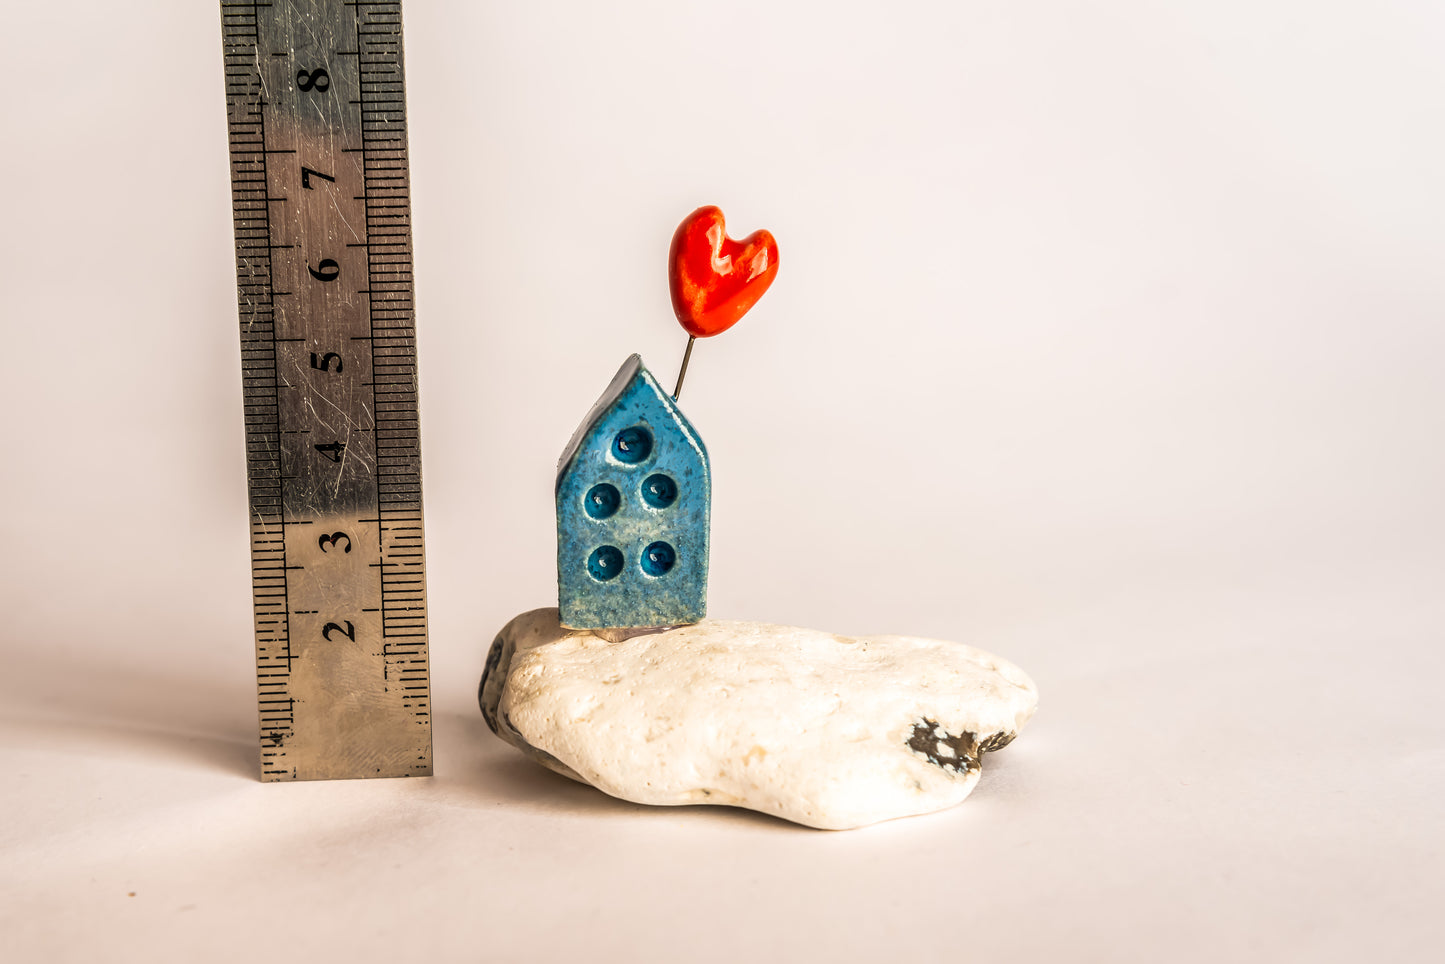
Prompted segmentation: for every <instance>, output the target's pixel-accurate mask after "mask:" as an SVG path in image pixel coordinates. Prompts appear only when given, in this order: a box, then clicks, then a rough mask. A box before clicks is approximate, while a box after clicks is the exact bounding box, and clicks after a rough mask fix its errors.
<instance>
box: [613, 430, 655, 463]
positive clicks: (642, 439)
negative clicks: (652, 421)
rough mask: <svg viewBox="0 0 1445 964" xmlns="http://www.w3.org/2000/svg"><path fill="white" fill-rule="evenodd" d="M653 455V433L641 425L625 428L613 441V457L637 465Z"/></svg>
mask: <svg viewBox="0 0 1445 964" xmlns="http://www.w3.org/2000/svg"><path fill="white" fill-rule="evenodd" d="M651 454H652V433H651V432H649V431H648V430H647V429H645V428H643V427H642V426H641V425H634V426H632V427H631V428H625V429H623V430H622V431H620V432H618V433H617V437H616V438H615V439H613V440H612V457H613V458H615V459H616V460H617V461H619V462H625V463H627V464H628V465H636V464H637V463H638V462H641V461H642V460H643V459H645V458H647V457H648V456H649V455H651Z"/></svg>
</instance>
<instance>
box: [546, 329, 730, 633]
mask: <svg viewBox="0 0 1445 964" xmlns="http://www.w3.org/2000/svg"><path fill="white" fill-rule="evenodd" d="M556 494H557V603H558V608H559V609H560V610H561V620H562V623H563V624H564V625H567V626H570V627H572V628H574V629H615V628H633V627H641V626H676V625H681V624H684V623H694V622H697V621H698V620H699V619H702V618H703V616H704V615H706V613H707V572H708V525H709V514H710V511H711V506H712V476H711V472H710V469H709V467H708V460H707V449H706V448H704V447H703V443H702V439H701V438H700V437H699V436H698V434H697V432H696V430H694V429H693V427H692V425H691V423H689V422H688V420H687V418H686V417H684V416H683V414H682V411H681V409H679V408H678V407H677V403H676V402H675V401H673V399H672V396H670V395H668V394H667V393H666V392H665V391H663V390H662V387H661V386H660V385H658V383H657V380H656V379H655V378H653V377H652V373H651V372H649V371H648V370H647V369H646V368H645V367H644V366H643V364H642V359H641V358H639V357H638V356H637V355H633V356H632V357H630V358H628V359H627V361H626V362H624V363H623V365H622V368H621V369H620V370H619V371H618V372H617V375H616V377H614V378H613V380H612V384H611V385H609V386H608V388H607V391H605V392H603V394H602V397H601V398H600V399H598V401H597V404H596V405H594V406H593V407H592V410H591V411H590V412H589V413H588V414H587V417H586V418H585V419H583V421H582V425H581V426H580V427H579V428H578V429H577V433H576V434H575V435H574V436H573V437H572V441H571V442H570V443H569V444H568V446H567V450H566V452H564V453H563V455H562V460H561V463H560V464H559V465H558V473H557V493H556Z"/></svg>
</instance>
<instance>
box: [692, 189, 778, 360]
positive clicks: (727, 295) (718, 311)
mask: <svg viewBox="0 0 1445 964" xmlns="http://www.w3.org/2000/svg"><path fill="white" fill-rule="evenodd" d="M667 267H668V281H669V283H670V286H671V288H672V310H673V311H675V312H677V320H678V321H679V322H681V323H682V327H683V328H685V329H687V333H688V334H689V335H692V336H693V337H694V338H708V337H710V336H712V335H717V334H721V333H722V332H724V331H727V330H728V329H729V328H731V327H732V326H733V325H735V324H737V321H738V319H739V318H741V317H742V316H743V315H745V314H747V313H748V309H749V308H751V307H752V306H753V305H755V304H757V301H758V299H759V298H761V297H762V296H763V292H765V291H767V290H768V285H770V284H772V283H773V278H774V277H775V276H776V275H777V273H778V242H777V241H775V240H774V239H773V236H772V235H771V234H769V233H768V232H767V231H754V232H753V233H752V234H750V235H748V236H747V237H746V238H743V239H742V240H741V241H734V240H733V239H732V238H730V237H728V236H727V230H726V227H725V225H724V224H723V213H722V211H720V210H719V209H717V208H716V207H713V206H712V205H708V206H707V207H701V208H698V209H697V210H696V211H694V212H692V214H690V215H688V216H687V219H686V220H685V221H683V222H682V224H680V225H678V227H677V233H676V234H674V235H673V236H672V251H671V252H670V253H669V254H668V256H667Z"/></svg>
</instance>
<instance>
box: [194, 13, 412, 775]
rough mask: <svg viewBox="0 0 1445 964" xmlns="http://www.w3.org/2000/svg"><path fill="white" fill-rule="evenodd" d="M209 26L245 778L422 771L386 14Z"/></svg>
mask: <svg viewBox="0 0 1445 964" xmlns="http://www.w3.org/2000/svg"><path fill="white" fill-rule="evenodd" d="M221 23H222V34H223V40H224V53H225V70H226V107H227V111H228V115H229V126H230V147H231V198H232V210H233V214H234V219H235V229H236V281H237V289H238V301H239V303H240V316H241V381H242V386H243V392H244V396H245V420H246V458H247V478H248V482H249V491H250V506H251V568H252V586H253V596H254V604H255V617H256V678H257V684H258V690H259V694H260V696H259V700H260V716H261V776H262V779H263V780H308V779H337V778H345V777H395V776H424V775H429V774H430V773H431V772H432V762H431V696H430V692H429V687H428V680H427V628H426V626H427V622H426V585H425V562H424V556H423V538H422V501H421V451H420V442H419V436H418V423H417V380H416V338H415V323H414V316H413V313H412V272H411V263H412V261H411V207H410V190H409V179H408V173H407V151H406V103H405V96H404V89H403V85H402V46H401V4H400V2H396V0H393V2H367V0H349V2H343V0H272V2H266V3H242V2H232V0H221Z"/></svg>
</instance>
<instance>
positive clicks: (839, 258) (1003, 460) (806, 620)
mask: <svg viewBox="0 0 1445 964" xmlns="http://www.w3.org/2000/svg"><path fill="white" fill-rule="evenodd" d="M4 10H5V22H6V32H7V34H8V36H9V37H10V38H11V43H9V44H7V45H6V46H7V53H6V56H5V57H4V58H0V80H3V85H4V87H3V89H4V90H5V91H6V92H7V96H6V97H5V98H4V100H3V102H0V131H3V138H4V142H3V143H4V150H3V152H0V185H3V190H4V191H5V193H6V198H5V203H4V213H3V216H0V224H3V231H0V244H3V245H4V248H3V264H0V272H3V279H4V302H3V309H0V318H3V321H4V329H3V331H4V350H3V352H0V401H3V404H4V406H5V409H4V415H5V419H4V426H5V427H4V430H3V431H4V435H3V439H4V449H3V454H0V505H3V510H4V515H3V521H0V525H3V529H0V537H3V544H4V548H5V551H4V553H3V561H0V567H3V569H0V576H3V579H0V582H3V589H0V593H3V597H0V601H3V604H4V607H3V608H4V613H5V616H6V624H5V627H4V630H3V647H4V650H3V657H4V666H5V670H6V677H7V678H6V687H5V690H6V697H5V699H4V702H3V704H0V767H3V770H0V772H3V774H4V777H3V781H0V801H3V809H0V816H3V819H0V931H3V932H4V933H5V934H7V935H8V936H7V945H9V950H8V952H7V956H8V954H9V953H17V951H18V956H17V957H16V958H14V959H18V960H25V961H32V960H33V961H40V960H47V961H61V960H76V961H79V960H94V959H96V958H97V957H100V958H103V959H112V960H116V959H134V960H142V959H143V960H147V961H160V960H177V961H182V960H199V959H206V960H217V961H219V960H241V959H251V958H253V957H254V956H256V955H257V954H258V953H265V954H266V955H267V956H268V957H273V958H274V957H276V956H277V955H279V956H280V957H282V958H283V959H288V958H294V959H302V958H307V959H311V960H327V959H331V958H333V957H335V958H340V957H341V956H342V955H343V954H344V955H345V957H346V958H347V959H349V960H351V961H362V960H383V959H389V960H403V959H404V960H423V959H432V960H484V959H485V960H522V959H527V960H548V961H550V960H568V959H572V958H576V957H578V956H582V955H585V956H586V958H587V959H590V960H596V961H603V960H607V961H613V960H615V961H633V960H699V961H703V960H719V961H722V960H736V959H738V958H739V957H744V956H745V957H747V958H749V959H753V960H909V959H917V960H943V959H950V960H952V959H969V960H997V959H1000V958H1001V957H1003V956H1004V955H1005V954H1009V955H1012V956H1014V957H1016V959H1019V960H1028V961H1059V960H1110V961H1119V960H1140V961H1158V960H1174V961H1193V960H1199V961H1206V960H1207V961H1217V960H1221V959H1227V960H1279V959H1290V960H1321V961H1324V960H1340V961H1347V960H1348V961H1354V960H1358V959H1360V958H1361V957H1363V956H1365V955H1368V956H1369V957H1370V958H1371V959H1377V958H1378V959H1400V960H1409V959H1415V960H1418V959H1423V958H1424V957H1426V956H1427V953H1426V951H1427V949H1428V948H1434V947H1436V946H1437V945H1438V944H1439V942H1440V940H1441V938H1442V937H1445V928H1442V927H1441V925H1440V924H1439V922H1438V912H1437V908H1438V904H1439V901H1440V898H1441V896H1442V895H1441V885H1440V882H1439V873H1438V871H1439V860H1440V857H1441V838H1442V834H1441V829H1440V826H1441V821H1440V807H1439V804H1438V799H1439V797H1440V794H1441V793H1442V792H1445V774H1442V770H1445V766H1442V764H1445V753H1442V746H1445V740H1442V726H1441V722H1440V720H1439V717H1438V714H1437V713H1436V706H1437V704H1438V693H1439V688H1440V685H1441V683H1442V682H1445V672H1442V656H1441V652H1442V644H1445V633H1442V625H1445V622H1442V617H1445V600H1442V588H1445V583H1442V576H1445V557H1442V550H1441V546H1442V544H1445V518H1442V511H1441V498H1440V493H1441V491H1442V487H1445V454H1442V445H1441V438H1442V433H1445V385H1442V378H1441V359H1442V355H1445V330H1442V309H1445V271H1442V268H1441V265H1442V264H1445V227H1442V225H1445V186H1442V185H1445V179H1442V176H1441V172H1442V171H1445V97H1442V90H1445V61H1442V59H1441V56H1440V52H1441V50H1442V49H1445V8H1442V7H1441V6H1440V5H1438V4H1436V3H1432V2H1429V0H1413V2H1411V0H1375V2H1370V3H1365V2H1345V0H1314V2H1306V0H1263V2H1261V0H1250V2H1243V0H1212V2H1208V3H1205V2H1179V3H1171V4H1161V3H1148V2H1144V0H1107V2H1102V3H1078V2H1069V0H1033V2H1015V3H984V2H979V0H961V2H931V3H924V2H917V3H901V2H900V3H886V4H885V3H876V2H875V3H856V2H832V3H827V4H823V3H803V2H779V0H772V2H769V0H739V2H736V3H732V4H727V5H715V4H694V3H678V2H663V0H653V2H644V0H622V2H616V3H609V4H605V5H604V4H597V3H580V2H579V3H555V2H553V3H544V2H536V3H500V2H491V0H488V2H468V3H462V2H453V3H445V2H440V0H407V3H406V15H407V19H406V30H407V32H406V52H407V82H408V103H409V110H410V123H411V150H412V153H411V159H412V175H413V182H414V186H413V199H414V207H415V250H416V277H417V285H418V290H417V301H418V315H419V344H420V366H421V387H422V433H423V447H424V459H425V482H426V507H427V537H428V549H429V552H428V563H429V574H430V580H429V590H430V604H431V629H432V637H431V641H432V670H433V695H434V700H435V708H436V712H437V732H436V766H437V776H436V777H435V778H433V779H431V780H428V781H420V782H400V781H387V782H371V783H325V784H307V785H291V786H273V785H266V786H263V785H261V784H259V783H257V782H256V781H255V778H256V769H255V750H254V744H255V735H254V731H255V702H254V699H255V697H254V676H253V668H252V663H251V660H252V650H251V647H252V639H251V622H250V598H249V576H248V557H247V527H246V518H247V510H246V501H245V487H244V449H243V446H242V435H241V407H240V398H241V393H240V379H239V365H238V362H239V353H238V346H237V337H236V305H235V294H234V283H235V277H234V259H233V252H232V247H231V245H232V239H231V222H230V199H229V185H228V181H227V166H226V130H225V112H224V101H223V89H222V80H221V64H220V31H219V16H218V11H217V7H216V4H214V3H210V2H204V0H201V2H194V3H185V4H179V3H174V2H162V0H134V2H130V3H126V4H118V3H102V2H95V0H90V2H73V3H68V4H49V5H42V4H34V3H21V2H18V0H9V2H7V3H5V4H4ZM704 203H716V204H719V205H721V206H722V208H723V210H724V211H725V212H726V213H727V215H728V219H729V227H730V229H731V232H732V233H733V235H734V236H741V235H742V234H745V233H747V232H749V231H751V230H753V229H754V228H757V227H767V228H769V229H770V230H772V231H773V232H774V234H775V235H776V236H777V238H778V240H779V244H780V248H781V265H782V267H781V271H780V274H779V276H778V280H777V282H776V284H775V285H774V286H773V288H772V290H771V291H770V292H769V293H768V294H767V295H766V297H764V299H763V300H762V301H761V302H760V303H759V305H758V307H757V308H755V309H754V311H753V312H752V313H751V314H750V315H749V316H748V317H747V318H745V319H744V320H743V321H742V322H741V323H740V324H739V325H738V326H737V327H736V328H734V329H733V330H732V331H730V332H728V333H726V334H724V335H722V336H720V337H718V338H716V339H713V340H710V341H704V342H700V343H699V345H698V348H697V351H696V352H695V354H694V358H693V365H692V369H691V371H690V372H689V375H688V385H687V391H686V393H685V395H684V397H683V402H684V406H685V408H686V410H687V413H688V415H689V417H690V418H691V419H692V421H693V422H694V424H696V426H697V427H698V429H699V430H700V431H701V433H702V434H703V436H704V437H705V439H706V440H707V443H708V446H709V449H710V452H711V454H712V457H713V462H714V473H715V475H714V531H713V538H714V546H713V559H712V587H711V594H710V601H711V611H712V614H713V615H716V616H720V617H726V618H751V619H766V620H771V621H776V622H786V623H797V624H802V625H809V626H816V627H818V628H823V629H830V630H835V631H838V632H844V633H869V632H900V633H911V634H917V635H926V636H937V637H942V638H951V639H960V640H964V641H967V642H971V643H974V644H976V645H980V646H983V647H985V648H988V649H991V650H994V651H996V652H998V653H1000V654H1002V655H1004V656H1006V657H1008V658H1010V659H1012V660H1014V661H1016V662H1018V663H1019V664H1021V665H1022V666H1023V667H1024V668H1025V669H1027V670H1028V671H1030V672H1031V673H1032V674H1033V675H1034V677H1035V679H1036V680H1037V681H1038V683H1039V686H1040V690H1041V694H1042V699H1041V708H1040V711H1039V715H1038V716H1037V718H1036V719H1035V720H1034V722H1033V723H1031V724H1030V726H1029V727H1028V728H1027V729H1026V730H1025V731H1024V733H1023V736H1022V737H1021V738H1020V739H1019V741H1018V742H1017V743H1015V744H1014V745H1013V746H1012V747H1010V748H1009V749H1008V750H1007V751H1005V752H1003V753H1001V754H998V755H996V756H991V757H989V758H987V759H986V761H985V771H984V774H983V778H982V781H981V783H980V785H979V788H978V789H977V791H976V792H975V794H974V796H973V797H972V798H971V799H970V800H969V801H967V802H966V803H965V804H963V805H962V806H961V807H959V808H958V809H956V810H953V811H950V812H948V813H945V814H942V815H937V816H932V817H925V818H917V819H912V820H906V821H900V822H896V823H892V824H885V825H882V826H879V827H876V828H871V829H868V830H863V831H857V832H853V833H846V834H821V833H816V832H811V831H810V832H803V831H801V830H796V829H794V828H791V827H789V826H787V825H784V824H782V823H778V822H775V821H771V820H768V819H765V818H759V817H753V816H750V815H744V814H739V813H736V812H731V811H724V810H715V809H702V808H690V809H685V810H668V811H659V810H648V809H644V808H640V807H635V806H631V805H626V804H622V803H618V802H616V801H612V800H610V799H608V798H606V797H603V796H602V795H600V794H598V793H596V792H595V791H591V790H589V789H587V788H583V787H579V786H574V785H571V784H569V783H568V782H566V781H564V780H561V779H560V778H554V777H552V776H551V775H550V774H547V773H545V772H543V771H541V770H540V769H538V768H536V767H534V766H533V765H531V764H529V763H527V762H525V761H524V760H522V759H521V758H520V756H518V755H517V754H515V753H514V752H513V751H511V750H509V749H508V748H506V747H504V746H503V745H502V744H501V743H500V742H498V741H497V740H495V739H494V738H493V737H492V736H491V734H490V733H488V732H487V731H486V729H485V726H484V725H483V723H482V721H481V718H480V715H479V714H478V713H477V712H476V706H475V686H476V681H477V676H478V674H479V672H480V669H481V662H482V656H483V652H484V648H485V646H486V645H487V643H488V642H489V641H490V640H491V637H492V635H493V634H494V633H495V631H496V630H497V629H498V628H499V627H500V626H501V625H502V624H503V623H504V622H505V621H506V620H507V619H508V618H509V617H510V616H511V615H513V614H514V613H516V612H519V611H521V610H524V609H529V608H533V607H535V606H541V605H548V604H550V603H551V602H552V601H553V600H554V599H555V571H554V551H555V548H554V542H553V509H552V503H551V498H552V496H551V492H552V489H551V478H552V472H553V470H554V465H555V460H556V458H557V456H558V454H559V453H560V451H561V449H562V447H563V445H564V443H565V442H566V440H567V438H568V436H569V434H570V433H571V431H572V429H573V428H574V426H575V424H576V423H577V421H578V420H579V419H580V418H581V417H582V415H583V413H584V412H585V411H586V409H587V407H588V405H589V404H590V403H591V401H592V400H593V399H594V398H595V397H596V395H597V394H598V393H600V392H601V390H602V388H603V387H604V386H605V385H606V383H607V381H608V379H609V378H610V376H611V374H612V373H613V371H614V370H615V369H616V367H617V365H618V364H619V363H620V362H621V360H622V359H623V358H624V357H625V356H626V355H627V354H628V353H630V352H632V351H639V352H641V353H642V355H643V357H644V359H645V360H646V361H647V362H648V364H649V365H650V366H651V367H653V368H654V370H655V371H656V372H657V373H658V375H659V377H660V379H661V380H662V381H663V382H664V383H665V384H670V383H671V380H672V378H673V376H674V374H675V371H676V366H677V363H678V361H679V360H680V357H681V352H682V348H683V344H684V341H685V337H684V335H683V334H682V332H681V330H680V329H679V328H678V327H677V326H676V324H675V323H674V321H673V320H672V315H671V310H670V306H669V304H668V296H667V288H666V275H665V255H666V250H667V244H668V241H669V239H670V236H671V232H672V230H673V228H674V226H675V225H676V224H677V222H678V221H679V220H680V219H681V218H682V217H683V216H684V215H685V214H687V213H688V212H689V211H691V210H692V209H693V208H694V207H696V206H697V205H699V204H704ZM131 895H134V896H131Z"/></svg>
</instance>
